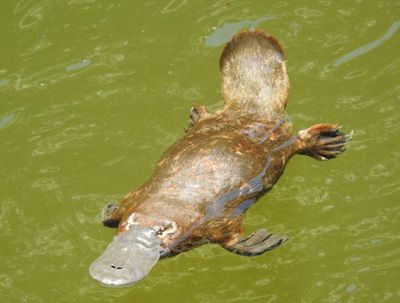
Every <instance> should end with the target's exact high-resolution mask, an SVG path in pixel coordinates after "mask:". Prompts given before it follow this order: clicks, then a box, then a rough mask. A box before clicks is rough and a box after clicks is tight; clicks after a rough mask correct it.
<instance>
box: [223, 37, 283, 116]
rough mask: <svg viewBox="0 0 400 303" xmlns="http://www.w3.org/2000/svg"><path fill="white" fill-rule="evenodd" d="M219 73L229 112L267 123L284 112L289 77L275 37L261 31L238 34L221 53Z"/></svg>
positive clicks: (281, 51)
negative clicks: (266, 120)
mask: <svg viewBox="0 0 400 303" xmlns="http://www.w3.org/2000/svg"><path fill="white" fill-rule="evenodd" d="M220 73H221V90H222V95H223V98H224V100H225V109H226V110H228V109H233V110H237V111H239V112H240V114H241V115H247V114H248V115H249V116H253V117H255V118H261V119H268V120H271V119H274V118H275V117H276V116H280V114H282V113H283V111H284V109H285V107H286V102H287V97H288V92H289V78H288V75H287V73H286V66H285V62H284V52H283V50H282V48H281V46H280V45H279V43H278V41H277V40H276V39H275V38H273V37H271V36H268V35H266V34H265V33H264V32H261V31H244V32H242V33H239V34H237V35H236V36H235V37H234V38H233V39H232V40H231V41H230V42H229V43H228V44H227V45H226V46H225V48H224V50H223V52H222V55H221V58H220Z"/></svg>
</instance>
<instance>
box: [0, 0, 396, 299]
mask: <svg viewBox="0 0 400 303" xmlns="http://www.w3.org/2000/svg"><path fill="white" fill-rule="evenodd" d="M399 13H400V4H399V2H398V1H361V0H360V1H353V2H348V1H342V2H338V1H313V2H310V1H296V2H293V1H268V2H267V1H255V0H253V1H187V0H176V1H175V0H167V1H116V0H108V1H99V0H98V1H96V0H68V1H50V0H31V1H29V0H26V1H23V0H21V1H11V0H9V1H2V2H1V3H0V25H1V26H0V28H1V31H0V40H1V42H2V43H1V44H2V47H1V49H0V142H1V144H0V152H1V157H0V176H1V184H0V230H1V236H0V239H1V250H0V301H1V302H160V301H161V302H285V303H287V302H400V287H399V285H400V284H399V281H400V236H399V231H400V223H399V221H400V206H399V198H400V177H399V168H400V140H399V138H400V110H399V108H400V98H399V95H400V85H399V83H400V81H399V80H400V57H399V38H400V14H399ZM246 27H257V28H261V29H264V30H267V31H268V32H270V33H271V34H273V35H274V36H276V37H277V38H278V39H279V40H280V41H281V43H282V44H283V46H284V48H285V50H286V52H287V54H288V62H287V64H288V71H289V76H290V79H291V85H292V88H291V95H290V100H289V106H288V113H289V115H290V119H291V120H292V121H293V124H294V131H297V130H299V129H301V128H305V127H307V126H309V125H312V124H315V123H317V122H324V121H326V122H338V123H340V124H342V125H343V126H344V130H345V131H350V130H351V129H353V130H354V140H353V142H352V145H351V147H350V149H349V150H348V151H347V152H346V154H344V155H343V156H341V157H340V158H338V159H336V160H333V161H329V162H324V163H319V162H317V161H314V160H312V159H310V158H303V157H295V158H294V159H292V161H291V162H290V164H289V165H288V167H287V169H286V172H285V174H284V176H283V177H282V178H281V180H280V182H279V183H278V184H277V185H276V187H275V188H274V190H273V191H272V192H271V193H269V194H268V195H267V196H266V197H264V198H263V199H261V200H260V201H259V202H258V203H257V205H255V206H254V207H252V208H251V209H250V211H249V212H248V216H247V219H246V230H247V231H252V230H255V229H258V228H262V227H267V228H268V229H269V230H271V231H273V232H275V233H284V234H287V235H288V237H289V241H288V242H287V243H285V244H284V245H283V246H282V247H280V248H279V249H276V250H273V251H271V252H270V253H267V254H265V255H262V256H259V257H255V258H246V257H239V256H236V255H233V254H230V253H229V252H227V251H225V250H223V249H222V248H220V247H218V246H211V245H209V246H204V247H201V248H199V249H196V250H193V251H191V252H188V253H185V254H182V255H180V256H178V257H176V258H171V259H168V260H164V261H162V262H160V263H159V264H158V265H157V266H156V267H155V268H154V270H153V271H152V272H151V274H150V276H149V277H148V278H146V279H145V280H143V281H142V282H141V283H140V284H137V285H134V286H132V287H129V288H121V289H111V288H105V287H103V286H100V285H99V284H98V283H96V282H95V281H93V280H92V279H91V278H90V277H89V275H88V266H89V264H90V263H91V262H92V261H93V260H94V259H95V258H96V257H97V256H98V255H99V254H100V252H101V251H102V250H103V249H104V248H105V246H106V245H107V243H108V242H109V241H110V240H111V238H112V235H113V231H112V230H110V229H106V228H104V227H102V226H101V224H100V216H99V214H100V210H101V208H102V206H103V205H104V204H106V203H108V202H110V201H117V200H119V199H120V198H121V197H122V196H123V195H124V194H125V193H127V192H128V191H129V190H130V189H132V188H134V187H135V186H138V185H139V184H141V182H143V181H144V180H145V179H146V178H147V177H148V176H149V174H150V173H151V171H152V169H153V165H154V163H155V162H156V160H157V159H158V158H159V156H160V155H161V153H162V152H163V151H164V150H165V149H166V148H167V147H168V146H169V145H170V144H171V143H173V142H174V141H175V140H176V139H177V138H179V137H180V136H181V135H182V134H183V130H184V128H185V127H186V124H187V118H188V113H189V109H190V107H191V106H192V105H193V104H205V105H207V106H209V107H212V108H217V107H218V106H220V105H221V97H220V95H219V80H218V58H219V54H220V52H221V48H222V46H223V44H224V43H225V42H226V41H227V40H229V38H230V37H231V36H232V35H233V33H234V32H236V31H238V30H240V29H242V28H246Z"/></svg>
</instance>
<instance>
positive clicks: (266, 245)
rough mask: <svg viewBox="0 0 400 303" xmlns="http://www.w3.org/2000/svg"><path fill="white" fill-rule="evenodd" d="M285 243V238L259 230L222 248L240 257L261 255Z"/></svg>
mask: <svg viewBox="0 0 400 303" xmlns="http://www.w3.org/2000/svg"><path fill="white" fill-rule="evenodd" d="M286 241H287V237H286V236H282V235H273V234H271V233H269V232H268V231H267V230H266V229H259V230H257V231H256V232H254V233H252V234H251V235H250V236H248V237H247V238H245V239H240V240H239V241H237V242H236V243H233V244H232V243H228V244H226V245H223V247H224V248H225V249H227V250H229V251H230V252H233V253H235V254H238V255H242V256H257V255H261V254H263V253H265V252H267V251H269V250H271V249H273V248H275V247H278V246H279V245H281V244H282V243H284V242H286Z"/></svg>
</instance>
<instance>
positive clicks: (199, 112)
mask: <svg viewBox="0 0 400 303" xmlns="http://www.w3.org/2000/svg"><path fill="white" fill-rule="evenodd" d="M209 115H210V114H209V113H208V111H207V109H206V107H205V106H203V105H195V106H193V107H192V109H191V110H190V117H189V125H188V127H186V132H187V131H188V130H189V129H191V128H192V127H193V126H194V125H195V124H196V123H197V122H198V121H200V120H201V119H204V118H206V117H207V116H209Z"/></svg>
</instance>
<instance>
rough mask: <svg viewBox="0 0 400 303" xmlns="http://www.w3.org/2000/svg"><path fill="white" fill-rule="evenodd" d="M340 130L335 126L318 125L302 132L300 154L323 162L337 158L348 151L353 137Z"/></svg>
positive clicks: (300, 134)
mask: <svg viewBox="0 0 400 303" xmlns="http://www.w3.org/2000/svg"><path fill="white" fill-rule="evenodd" d="M340 129H341V126H338V125H334V124H317V125H314V126H312V127H310V128H308V129H305V130H302V131H300V132H299V135H298V136H299V139H300V144H299V145H300V151H299V153H300V154H303V155H308V156H311V157H313V158H314V159H317V160H321V161H322V160H329V159H333V158H336V157H337V156H338V155H339V154H341V153H342V152H344V151H345V150H346V148H347V145H348V144H349V142H350V141H351V139H352V135H353V132H351V133H350V134H348V135H345V134H344V133H342V132H341V131H340Z"/></svg>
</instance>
